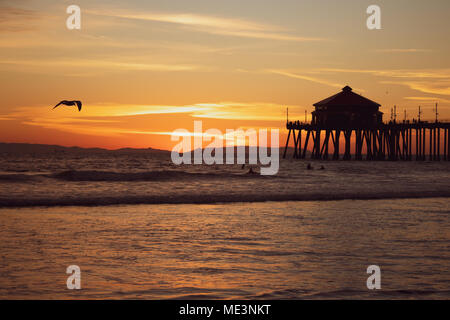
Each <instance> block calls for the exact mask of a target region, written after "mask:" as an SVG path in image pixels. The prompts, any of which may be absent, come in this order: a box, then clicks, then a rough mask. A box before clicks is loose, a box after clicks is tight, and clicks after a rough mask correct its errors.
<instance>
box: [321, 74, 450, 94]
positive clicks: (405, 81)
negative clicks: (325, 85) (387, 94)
mask: <svg viewBox="0 0 450 320" xmlns="http://www.w3.org/2000/svg"><path fill="white" fill-rule="evenodd" d="M318 71H319V72H322V73H326V72H329V73H359V74H368V75H372V76H377V77H380V78H385V79H384V80H381V81H379V82H380V83H382V84H393V85H403V86H407V87H409V88H410V89H412V90H416V91H420V92H423V93H429V94H439V95H450V69H398V70H373V69H339V68H323V69H319V70H318ZM386 78H388V79H386Z"/></svg>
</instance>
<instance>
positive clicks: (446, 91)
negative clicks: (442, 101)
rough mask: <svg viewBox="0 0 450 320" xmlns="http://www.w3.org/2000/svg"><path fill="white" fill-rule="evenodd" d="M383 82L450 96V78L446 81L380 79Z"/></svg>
mask: <svg viewBox="0 0 450 320" xmlns="http://www.w3.org/2000/svg"><path fill="white" fill-rule="evenodd" d="M380 83H383V84H395V85H404V86H407V87H409V88H410V89H413V90H416V91H420V92H423V93H431V94H440V95H445V96H450V80H446V81H430V82H425V81H380Z"/></svg>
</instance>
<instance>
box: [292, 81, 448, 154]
mask: <svg viewBox="0 0 450 320" xmlns="http://www.w3.org/2000/svg"><path fill="white" fill-rule="evenodd" d="M380 106H381V105H380V104H378V103H376V102H374V101H372V100H369V99H367V98H365V97H363V96H361V95H359V94H356V93H354V92H353V89H352V88H350V87H349V86H346V87H344V88H343V89H342V91H341V92H339V93H337V94H335V95H333V96H331V97H328V98H326V99H324V100H322V101H320V102H317V103H315V104H314V107H315V110H314V111H313V112H312V113H311V116H312V117H311V122H310V123H306V121H305V123H301V122H300V121H294V122H289V120H287V123H286V128H287V129H288V130H289V134H288V137H287V140H286V147H285V149H284V154H283V158H285V157H286V151H287V148H288V145H289V142H290V138H291V136H292V139H293V141H294V153H293V157H294V158H297V159H304V158H305V157H306V152H307V149H308V145H309V143H311V145H312V153H311V158H312V159H324V160H327V159H332V160H339V159H340V156H341V150H340V148H341V144H342V145H343V153H342V155H343V156H342V159H343V160H351V159H355V160H363V158H365V159H366V160H386V159H387V160H413V158H414V159H415V160H441V159H442V160H450V137H449V128H450V123H448V122H439V121H438V117H437V116H438V113H437V104H436V114H435V115H436V120H435V121H434V122H426V121H421V120H420V116H421V111H420V107H419V115H418V120H415V119H414V120H413V121H411V122H410V121H408V120H406V111H405V120H404V121H403V122H398V121H397V120H396V110H395V107H394V109H393V110H392V111H391V112H392V114H391V121H389V122H388V123H385V122H383V112H381V111H380V110H379V108H380ZM305 120H306V114H305ZM303 131H304V132H305V135H304V136H305V137H304V139H305V140H304V141H302V137H303ZM341 138H342V139H341ZM341 141H342V142H343V143H341ZM352 141H353V143H352ZM352 145H353V146H354V148H353V149H354V150H353V151H352V150H351V149H352ZM330 146H331V147H332V148H333V152H332V153H330V152H329V149H330Z"/></svg>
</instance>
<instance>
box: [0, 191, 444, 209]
mask: <svg viewBox="0 0 450 320" xmlns="http://www.w3.org/2000/svg"><path fill="white" fill-rule="evenodd" d="M419 198H450V190H448V191H433V192H423V191H410V192H385V193H383V192H381V193H380V192H377V193H336V194H323V193H320V194H319V193H301V194H207V195H204V194H189V196H186V195H174V194H171V195H148V196H147V195H142V196H132V195H124V196H119V195H117V196H103V197H89V196H81V197H76V198H75V197H74V198H67V197H60V198H58V197H55V198H50V197H40V198H37V197H35V198H26V197H22V198H3V197H0V207H42V206H43V207H55V206H86V207H92V206H109V205H145V204H147V205H151V204H215V203H248V202H267V201H277V202H280V201H339V200H383V199H419Z"/></svg>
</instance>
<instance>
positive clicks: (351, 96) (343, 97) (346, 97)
mask: <svg viewBox="0 0 450 320" xmlns="http://www.w3.org/2000/svg"><path fill="white" fill-rule="evenodd" d="M352 90H353V89H352V88H350V87H349V86H345V87H344V88H342V91H341V92H339V93H337V94H335V95H333V96H331V97H328V98H326V99H324V100H322V101H319V102H317V103H315V104H314V106H315V107H322V106H326V107H362V108H364V107H370V108H374V107H377V108H378V107H380V104H378V103H376V102H375V101H372V100H369V99H367V98H365V97H363V96H361V95H359V94H357V93H354V92H353V91H352Z"/></svg>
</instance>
